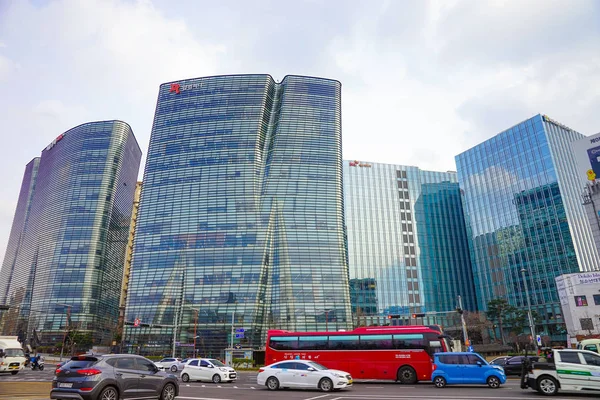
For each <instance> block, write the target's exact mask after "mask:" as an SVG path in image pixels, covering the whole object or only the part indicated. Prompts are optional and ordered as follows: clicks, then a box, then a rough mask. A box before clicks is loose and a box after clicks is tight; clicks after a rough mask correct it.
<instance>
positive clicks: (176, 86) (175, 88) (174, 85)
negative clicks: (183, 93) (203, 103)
mask: <svg viewBox="0 0 600 400" xmlns="http://www.w3.org/2000/svg"><path fill="white" fill-rule="evenodd" d="M179 88H180V86H179V83H171V89H169V93H173V92H175V93H177V94H179Z"/></svg>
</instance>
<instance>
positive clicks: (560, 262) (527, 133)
mask: <svg viewBox="0 0 600 400" xmlns="http://www.w3.org/2000/svg"><path fill="white" fill-rule="evenodd" d="M581 137H583V135H582V134H581V133H578V132H575V131H574V130H572V129H570V128H568V127H566V126H564V125H562V124H560V123H558V122H555V121H553V120H551V119H550V118H548V117H547V116H545V115H544V116H542V115H536V116H534V117H533V118H530V119H528V120H526V121H523V122H521V123H519V124H517V125H515V126H513V127H512V128H510V129H508V130H506V131H503V132H501V133H499V134H498V135H496V136H494V137H493V138H491V139H489V140H486V141H485V142H483V143H481V144H479V145H477V146H475V147H473V148H471V149H469V150H467V151H465V152H464V153H461V154H459V155H458V156H456V164H457V167H458V179H459V182H460V187H461V189H462V190H463V191H464V194H465V197H464V199H465V215H466V217H467V225H468V229H469V232H470V234H469V241H470V246H471V255H472V260H471V261H472V264H473V275H474V279H475V287H476V288H477V300H478V306H479V308H480V309H482V310H486V309H487V304H488V302H489V301H490V300H493V299H496V298H504V299H507V300H508V301H509V303H510V304H512V305H514V306H517V307H519V308H523V307H526V306H527V299H526V290H525V289H526V286H525V284H527V286H528V288H529V294H530V298H531V302H532V308H533V310H534V311H536V312H537V314H538V316H539V320H538V323H539V325H540V327H539V328H538V329H537V332H538V333H541V334H545V335H549V336H551V337H552V338H553V339H554V340H562V339H563V338H564V325H563V324H564V321H563V319H562V315H561V310H560V303H559V299H558V293H557V291H556V285H555V284H554V279H555V278H556V277H557V276H559V275H561V274H566V273H571V272H576V271H579V270H581V271H589V270H594V269H598V266H599V263H600V259H599V258H598V253H597V250H596V248H595V246H594V243H593V239H592V234H591V230H590V225H589V223H588V221H587V218H586V216H585V211H584V208H583V205H582V199H581V191H582V186H581V184H580V181H579V178H578V177H577V172H576V162H575V158H574V154H573V152H572V150H571V145H570V143H571V142H573V141H575V140H577V139H579V138H581ZM522 270H524V271H523V272H525V279H526V280H527V281H526V282H525V281H524V279H523V273H522V272H521V271H522Z"/></svg>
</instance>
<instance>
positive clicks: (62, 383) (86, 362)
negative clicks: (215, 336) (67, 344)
mask: <svg viewBox="0 0 600 400" xmlns="http://www.w3.org/2000/svg"><path fill="white" fill-rule="evenodd" d="M178 394H179V383H178V381H177V377H176V376H175V375H173V374H171V373H168V372H164V371H159V370H158V368H157V367H156V365H154V363H153V362H152V361H150V360H148V359H146V358H144V357H142V356H137V355H133V354H110V355H89V354H83V355H80V356H76V357H72V358H71V359H70V360H69V361H68V362H67V363H65V364H64V365H63V366H61V367H60V368H59V369H57V370H56V372H55V377H54V379H53V380H52V391H51V392H50V398H51V399H61V400H62V399H81V400H109V399H121V398H124V399H130V398H144V399H146V398H152V399H157V398H158V399H160V400H173V399H175V396H177V395H178Z"/></svg>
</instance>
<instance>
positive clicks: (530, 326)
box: [521, 268, 538, 349]
mask: <svg viewBox="0 0 600 400" xmlns="http://www.w3.org/2000/svg"><path fill="white" fill-rule="evenodd" d="M525 272H527V270H526V269H525V268H521V276H522V277H523V283H524V284H525V297H527V319H528V320H529V330H530V331H531V340H532V341H533V343H534V346H535V348H536V349H537V347H538V345H537V338H536V335H535V324H534V323H533V315H532V314H531V301H530V300H529V287H528V285H527V279H525Z"/></svg>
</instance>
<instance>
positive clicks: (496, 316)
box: [486, 299, 516, 344]
mask: <svg viewBox="0 0 600 400" xmlns="http://www.w3.org/2000/svg"><path fill="white" fill-rule="evenodd" d="M487 309H488V310H487V313H486V314H487V317H488V318H489V319H490V320H492V321H497V322H498V327H499V328H500V337H501V339H502V344H506V339H505V338H504V320H506V318H507V317H508V316H509V315H511V314H513V313H514V312H515V311H516V308H515V307H513V306H511V305H510V304H509V303H508V301H506V299H493V300H490V301H489V302H488V303H487Z"/></svg>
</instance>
